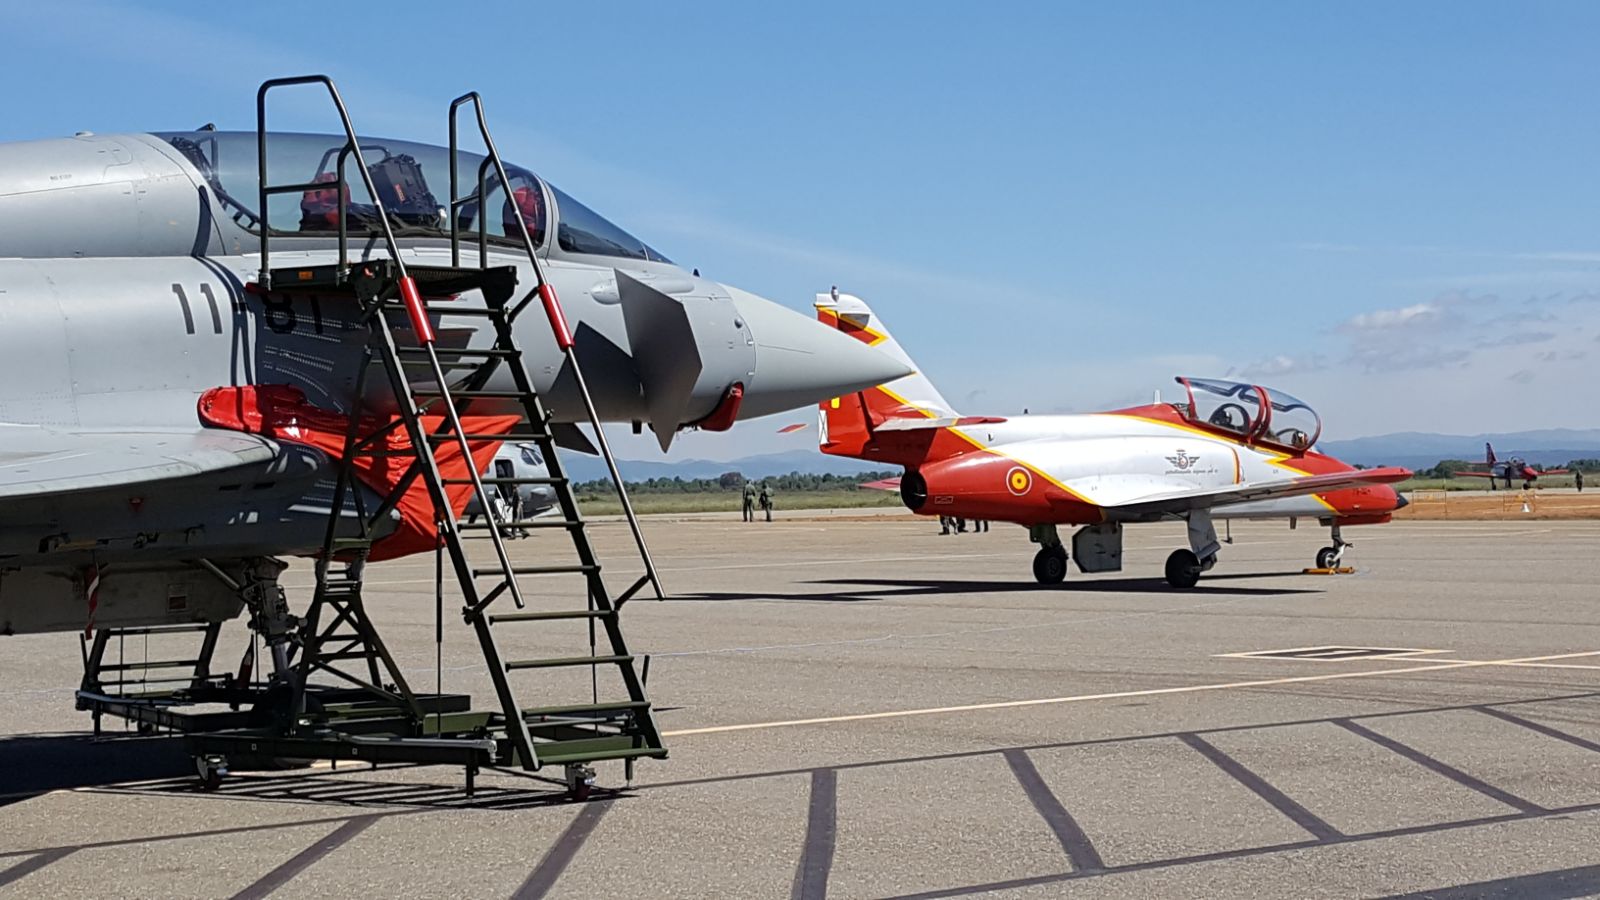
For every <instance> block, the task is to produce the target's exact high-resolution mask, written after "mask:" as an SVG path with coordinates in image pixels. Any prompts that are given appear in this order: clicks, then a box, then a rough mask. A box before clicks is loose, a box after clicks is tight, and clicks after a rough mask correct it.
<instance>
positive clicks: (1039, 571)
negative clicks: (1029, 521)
mask: <svg viewBox="0 0 1600 900" xmlns="http://www.w3.org/2000/svg"><path fill="white" fill-rule="evenodd" d="M1033 577H1034V578H1036V579H1038V581H1039V583H1040V584H1060V583H1061V582H1063V581H1065V580H1066V578H1067V551H1066V550H1064V549H1063V548H1061V547H1040V548H1039V552H1038V553H1035V554H1034V555H1033Z"/></svg>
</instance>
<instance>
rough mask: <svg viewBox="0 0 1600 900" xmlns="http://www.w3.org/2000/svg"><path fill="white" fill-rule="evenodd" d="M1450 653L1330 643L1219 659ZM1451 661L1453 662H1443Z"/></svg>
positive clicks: (1320, 659) (1330, 658) (1312, 659)
mask: <svg viewBox="0 0 1600 900" xmlns="http://www.w3.org/2000/svg"><path fill="white" fill-rule="evenodd" d="M1449 652H1451V651H1449V650H1422V649H1416V648H1406V647H1350V646H1346V645H1342V644H1328V645H1325V646H1320V647H1288V648H1285V649H1283V650H1246V651H1242V652H1239V653H1216V654H1213V656H1214V657H1215V658H1218V659H1284V660H1289V661H1291V662H1299V661H1302V660H1303V661H1306V662H1361V661H1363V660H1369V659H1372V660H1377V659H1416V658H1418V657H1422V656H1427V655H1431V654H1434V653H1449ZM1440 662H1451V660H1440Z"/></svg>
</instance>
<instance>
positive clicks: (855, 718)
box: [661, 650, 1600, 737]
mask: <svg viewBox="0 0 1600 900" xmlns="http://www.w3.org/2000/svg"><path fill="white" fill-rule="evenodd" d="M1582 656H1600V650H1587V651H1584V652H1581V653H1557V654H1553V655H1551V656H1524V657H1520V658H1512V659H1494V660H1460V661H1457V662H1444V661H1439V662H1435V663H1431V664H1429V665H1422V666H1410V667H1408V668H1404V669H1373V670H1368V671H1362V672H1334V673H1332V674H1328V675H1300V676H1296V677H1291V678H1265V679H1259V680H1256V681H1229V682H1224V683H1221V684H1191V685H1185V686H1183V687H1170V688H1149V689H1147V690H1139V691H1112V692H1110V693H1105V694H1079V695H1077V696H1073V697H1043V698H1038V699H1033V700H1001V701H997V702H994V703H970V704H966V705H963V706H935V707H929V708H926V709H897V710H889V711H887V712H875V713H854V714H851V715H843V716H820V717H817V718H814V719H785V720H780V721H776V722H749V723H746V724H743V725H712V726H708V727H706V728H682V729H679V730H677V731H663V732H662V733H661V736H662V737H686V736H688V735H694V734H722V733H726V732H731V731H758V730H762V729H767V728H790V727H794V726H797V725H832V724H836V723H839V722H865V721H870V720H873V719H900V718H906V717H909V716H932V715H942V714H946V713H960V712H978V711H982V710H990V709H1017V708H1019V707H1025V706H1053V705H1057V704H1062V703H1083V702H1085V701H1089V700H1120V699H1123V698H1127V697H1157V696H1161V695H1164V694H1196V693H1201V692H1203V691H1230V690H1242V689H1245V688H1259V687H1274V686H1277V685H1284V684H1306V683H1308V682H1315V681H1338V680H1340V679H1346V678H1377V677H1381V676H1385V675H1406V674H1411V673H1416V672H1438V671H1442V670H1444V669H1468V668H1475V667H1480V666H1511V665H1518V664H1522V663H1539V662H1544V661H1546V660H1552V659H1573V658H1575V657H1582Z"/></svg>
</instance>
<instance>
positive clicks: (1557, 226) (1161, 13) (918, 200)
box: [0, 2, 1600, 458]
mask: <svg viewBox="0 0 1600 900" xmlns="http://www.w3.org/2000/svg"><path fill="white" fill-rule="evenodd" d="M561 6H566V7H570V9H563V8H560V7H561ZM261 8H262V9H266V8H267V6H266V5H263V6H262V7H261ZM271 8H272V9H274V10H276V11H275V12H274V13H272V15H271V16H270V19H271V21H270V22H268V23H267V25H266V27H264V28H256V27H255V26H254V25H253V24H252V20H257V19H262V18H267V17H265V16H263V15H261V14H258V13H256V12H254V11H253V10H254V9H255V8H254V7H242V6H240V7H227V6H221V7H218V6H211V7H197V6H193V5H188V4H183V5H180V4H137V3H118V4H109V3H108V4H105V5H89V4H77V3H68V2H62V3H55V4H49V5H46V4H33V5H29V6H21V5H9V6H8V7H6V8H4V9H3V10H0V33H4V34H5V35H6V36H7V37H8V38H9V39H8V40H7V41H6V46H7V52H6V53H5V54H0V79H3V80H4V83H5V84H7V85H9V86H10V87H11V89H10V90H9V91H8V92H7V93H8V102H7V106H6V114H5V116H4V118H3V119H0V139H4V140H16V139H25V138H36V137H47V136H54V135H60V134H68V133H71V132H73V131H77V130H85V129H87V130H93V131H101V132H110V131H118V130H147V129H158V128H183V127H194V126H198V125H200V124H202V123H204V122H207V121H214V122H216V123H217V124H218V125H219V126H220V127H224V128H229V127H238V128H248V127H253V101H254V90H255V87H256V85H257V83H258V82H259V81H260V80H261V79H263V78H265V77H271V76H277V75H285V74H298V73H303V72H311V71H324V72H327V73H329V74H332V75H333V76H335V77H336V78H337V79H338V80H339V82H340V85H341V87H342V89H343V90H344V92H345V95H346V98H347V99H348V100H349V102H350V104H351V107H352V113H353V115H354V116H355V117H356V121H357V124H358V127H360V128H361V129H362V130H363V131H366V132H369V133H375V134H386V135H390V136H397V137H407V138H414V139H420V140H433V141H438V140H442V137H443V128H444V121H443V109H444V106H445V104H446V103H447V102H448V100H449V99H450V98H451V97H453V96H455V95H456V94H458V93H460V92H462V91H465V90H468V89H477V90H479V91H481V92H482V93H483V94H484V95H485V98H486V100H487V102H488V104H489V110H490V113H491V116H492V117H493V121H492V124H494V126H495V128H496V133H497V138H498V139H499V142H500V144H501V148H502V151H503V152H505V154H506V155H507V157H509V158H511V159H514V160H516V161H517V162H519V163H521V164H523V165H527V166H528V167H530V168H532V169H534V170H536V171H538V172H540V173H541V174H543V175H545V176H546V177H548V178H549V179H550V180H552V181H554V182H555V183H557V184H559V185H561V186H562V188H563V189H565V190H566V191H568V192H569V193H571V194H573V195H575V196H577V197H579V198H581V199H583V200H584V201H585V202H586V203H588V204H589V205H590V206H592V207H594V208H596V209H598V210H600V211H602V212H603V213H605V214H606V215H608V216H609V217H611V218H613V219H614V220H616V221H617V222H619V223H620V224H622V225H623V226H624V227H627V228H628V229H630V230H632V231H634V232H635V233H636V234H638V235H639V236H640V237H642V238H644V239H645V240H647V241H649V242H650V243H652V244H654V245H655V246H657V247H659V248H660V249H661V250H662V251H663V252H665V253H667V254H668V255H669V256H672V257H673V258H674V259H677V260H678V261H679V262H681V263H683V264H684V265H687V266H697V267H699V268H700V269H701V271H702V272H703V273H704V274H706V275H708V276H711V277H715V278H717V279H719V280H722V281H726V282H729V283H732V284H737V285H739V286H741V287H744V288H746V289H748V290H752V291H755V292H757V293H760V294H762V295H764V296H767V297H770V298H772V299H774V300H777V301H779V302H783V303H786V304H788V305H790V306H793V307H795V308H798V309H805V308H807V307H808V306H809V303H810V300H811V297H812V295H813V294H814V293H816V292H818V291H824V290H827V288H828V286H829V285H831V284H838V285H840V286H841V288H842V289H845V290H848V291H851V292H853V293H856V294H859V295H861V296H863V297H865V298H867V299H868V300H869V301H870V302H871V303H872V304H873V306H874V307H875V308H876V309H877V311H878V312H879V313H880V314H881V315H882V316H883V318H884V319H885V321H887V322H888V324H889V325H890V326H891V327H892V328H893V330H894V331H895V334H896V336H897V337H899V338H900V340H901V342H902V343H903V344H904V345H905V346H906V347H907V349H909V350H910V351H911V353H912V354H913V355H914V356H915V357H916V358H917V360H918V362H919V364H920V365H921V366H922V368H923V369H924V370H925V371H926V372H927V373H928V374H929V375H930V377H931V378H932V379H933V380H934V382H935V383H936V384H938V385H939V386H940V388H941V389H942V391H943V392H944V394H945V395H946V396H947V397H949V398H950V399H951V401H952V402H954V403H955V404H956V405H957V406H959V407H962V408H963V411H967V412H974V413H991V414H1005V413H1012V412H1017V411H1020V410H1021V409H1022V408H1023V407H1028V408H1030V409H1032V410H1033V411H1034V412H1043V411H1089V410H1093V409H1097V408H1105V407H1107V406H1115V405H1125V404H1128V403H1133V402H1139V401H1142V400H1145V399H1147V398H1148V397H1149V396H1150V392H1151V390H1152V389H1154V388H1157V387H1163V386H1167V385H1170V383H1171V376H1173V375H1175V374H1179V373H1184V374H1198V375H1225V374H1229V373H1232V374H1233V375H1236V376H1237V375H1241V374H1243V375H1244V376H1248V377H1253V378H1256V379H1258V380H1260V381H1262V382H1264V383H1266V384H1269V385H1275V386H1280V387H1282V388H1284V389H1286V390H1289V391H1291V392H1293V393H1296V394H1299V395H1300V396H1302V397H1303V398H1304V399H1306V400H1309V401H1311V402H1312V404H1313V405H1315V406H1317V407H1318V408H1319V409H1320V410H1321V411H1322V412H1323V414H1324V419H1325V426H1326V427H1325V434H1327V435H1328V436H1330V437H1354V436H1359V435H1366V434H1375V433H1382V432H1389V431H1398V430H1411V429H1416V430H1430V431H1453V432H1477V431H1495V430H1513V429H1521V428H1534V427H1558V426H1572V427H1595V426H1596V425H1597V424H1600V423H1597V422H1596V414H1595V412H1594V410H1595V409H1597V408H1600V404H1596V403H1595V402H1594V397H1593V386H1594V379H1593V377H1592V374H1591V373H1592V372H1593V371H1594V366H1595V363H1596V362H1597V361H1600V215H1597V214H1596V211H1597V210H1600V179H1597V178H1596V177H1595V176H1594V173H1593V168H1594V164H1595V161H1596V160H1597V159H1600V126H1597V124H1596V123H1600V99H1597V97H1600V94H1597V88H1596V85H1600V78H1597V77H1596V76H1597V75H1600V67H1597V66H1596V64H1595V63H1594V61H1593V60H1594V50H1593V41H1592V36H1593V35H1595V34H1597V33H1600V5H1594V4H1585V3H1522V4H1515V5H1513V4H1493V5H1491V4H1482V3H1464V2H1452V3H1421V2H1417V3H1405V4H1386V3H1343V4H1328V5H1326V6H1313V5H1311V4H1301V3H1295V4H1284V3H1265V2H1263V3H1238V4H1220V3H1218V4H1191V3H1171V4H1155V3H1138V4H1103V5H1101V4H1096V5H1088V4H1075V3H1060V4H1044V3H1040V4H1015V5H1012V4H999V3H996V4H941V3H929V2H921V3H860V2H856V3H841V4H831V3H807V4H797V5H792V6H785V7H778V6H772V5H766V4H748V3H715V4H710V3H704V4H701V3H696V4H690V3H685V4H660V3H652V4H628V3H613V4H604V5H602V6H596V5H592V4H564V5H545V4H538V5H533V4H506V5H504V6H502V7H501V8H500V16H501V18H499V19H497V20H496V21H495V24H494V26H493V27H492V29H491V33H492V34H493V35H494V36H495V37H496V40H495V41H494V42H492V45H491V46H490V47H489V52H488V53H487V54H486V55H482V56H480V55H477V54H476V53H475V52H474V50H473V49H472V48H475V47H478V46H480V44H482V43H483V39H482V37H481V35H480V31H481V30H482V28H483V26H482V25H481V24H480V23H481V22H483V21H487V19H481V18H475V17H474V15H473V14H472V13H470V12H469V11H468V9H469V7H467V6H457V7H449V6H446V5H442V4H416V5H406V4H390V5H388V6H384V7H381V8H380V7H373V6H371V5H348V4H331V3H326V2H323V3H316V4H312V3H279V4H272V5H271ZM307 27H311V28H315V29H317V30H318V31H319V32H321V36H317V37H313V36H309V35H306V34H303V33H302V30H303V29H305V28H307ZM281 109H282V117H281V119H280V120H279V121H280V122H281V124H282V125H283V126H284V127H298V128H316V127H320V126H325V125H326V121H327V120H326V118H325V117H324V116H323V114H322V112H321V109H320V108H319V107H317V106H316V105H315V104H314V103H310V102H307V103H306V104H304V105H292V104H286V105H285V106H284V107H282V108H281ZM809 418H810V416H809V414H800V415H796V416H790V417H781V418H780V419H778V420H776V421H774V420H766V421H761V422H756V423H749V424H745V425H741V426H739V427H738V428H736V429H735V431H734V432H733V433H732V434H728V435H709V434H692V435H688V436H686V437H685V439H684V440H682V441H681V442H680V444H679V446H678V448H677V449H676V450H675V454H677V455H693V456H703V457H712V458H729V457H734V456H739V455H743V454H746V453H751V452H763V451H769V450H774V449H788V448H798V447H803V446H807V445H808V442H809V441H810V440H814V434H812V435H808V434H801V435H791V436H785V437H779V436H777V435H775V434H774V433H773V432H774V431H775V430H776V427H777V426H778V425H780V424H782V423H783V422H784V421H796V420H800V419H809ZM624 444H625V451H626V453H627V455H637V456H644V455H646V454H647V452H648V449H647V448H648V446H649V445H647V444H646V443H645V442H634V441H624Z"/></svg>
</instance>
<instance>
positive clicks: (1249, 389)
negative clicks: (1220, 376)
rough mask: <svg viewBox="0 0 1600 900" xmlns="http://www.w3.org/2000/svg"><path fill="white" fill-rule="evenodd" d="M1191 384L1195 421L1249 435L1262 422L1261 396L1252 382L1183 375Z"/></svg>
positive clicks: (1181, 381) (1191, 407) (1191, 406)
mask: <svg viewBox="0 0 1600 900" xmlns="http://www.w3.org/2000/svg"><path fill="white" fill-rule="evenodd" d="M1178 383H1179V384H1186V385H1187V386H1188V387H1189V394H1190V397H1191V402H1190V408H1189V418H1190V419H1191V420H1193V421H1196V422H1203V423H1205V424H1207V425H1211V426H1214V427H1216V428H1221V429H1224V430H1227V431H1232V432H1236V433H1238V434H1240V435H1248V434H1250V433H1252V432H1253V431H1255V430H1256V428H1257V427H1258V426H1260V424H1261V422H1262V419H1263V416H1262V414H1261V397H1260V395H1259V394H1258V393H1257V391H1256V389H1255V387H1254V386H1252V385H1248V384H1240V383H1238V382H1234V381H1217V380H1214V379H1210V378H1180V379H1178Z"/></svg>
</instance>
